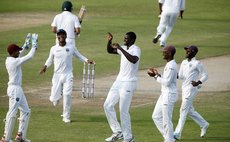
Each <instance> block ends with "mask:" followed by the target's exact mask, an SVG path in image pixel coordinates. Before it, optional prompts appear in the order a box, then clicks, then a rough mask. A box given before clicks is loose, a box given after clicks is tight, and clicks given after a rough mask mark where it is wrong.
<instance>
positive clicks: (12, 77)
mask: <svg viewBox="0 0 230 142" xmlns="http://www.w3.org/2000/svg"><path fill="white" fill-rule="evenodd" d="M35 51H36V48H31V50H30V52H29V53H28V54H27V55H25V56H23V57H21V56H22V55H21V54H22V52H21V53H20V55H19V57H18V58H14V57H7V58H6V61H5V65H6V69H7V72H8V75H9V81H8V85H19V86H21V85H22V69H21V65H22V64H24V63H25V62H27V61H28V60H30V59H31V58H32V57H33V56H34V54H35Z"/></svg>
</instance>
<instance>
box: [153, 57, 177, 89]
mask: <svg viewBox="0 0 230 142" xmlns="http://www.w3.org/2000/svg"><path fill="white" fill-rule="evenodd" d="M177 73H178V70H177V64H176V62H175V60H171V61H169V62H168V63H167V64H166V65H165V68H164V72H163V74H162V75H161V77H157V82H159V83H160V84H161V92H163V93H177V86H176V81H177Z"/></svg>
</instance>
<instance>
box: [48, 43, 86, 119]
mask: <svg viewBox="0 0 230 142" xmlns="http://www.w3.org/2000/svg"><path fill="white" fill-rule="evenodd" d="M73 56H74V57H76V58H79V59H80V60H81V61H85V62H86V61H87V60H88V59H87V58H86V57H84V56H83V55H81V54H80V53H79V52H78V50H77V49H76V48H75V47H74V46H72V44H69V43H67V44H66V45H65V46H64V47H61V46H59V44H56V45H55V46H53V47H52V48H51V49H50V54H49V57H48V59H47V60H46V62H45V65H46V66H47V68H48V67H50V66H51V64H52V63H54V74H53V78H52V89H51V96H50V101H51V102H55V101H58V100H59V99H60V98H61V97H62V95H63V117H64V118H67V119H69V118H70V109H71V95H72V87H73V72H72V71H73V67H72V58H73Z"/></svg>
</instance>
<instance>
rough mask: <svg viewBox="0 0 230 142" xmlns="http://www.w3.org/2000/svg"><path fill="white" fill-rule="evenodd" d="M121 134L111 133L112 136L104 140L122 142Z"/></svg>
mask: <svg viewBox="0 0 230 142" xmlns="http://www.w3.org/2000/svg"><path fill="white" fill-rule="evenodd" d="M122 139H123V134H122V132H117V133H113V134H112V136H110V137H108V138H107V139H105V141H106V142H115V141H117V140H122Z"/></svg>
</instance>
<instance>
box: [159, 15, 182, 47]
mask: <svg viewBox="0 0 230 142" xmlns="http://www.w3.org/2000/svg"><path fill="white" fill-rule="evenodd" d="M177 17H178V13H167V12H164V11H163V12H162V14H161V18H160V23H159V25H158V27H157V35H161V37H160V39H159V40H160V42H161V43H166V40H167V38H168V37H169V35H170V33H171V32H172V29H173V26H174V23H175V22H176V20H177Z"/></svg>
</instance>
